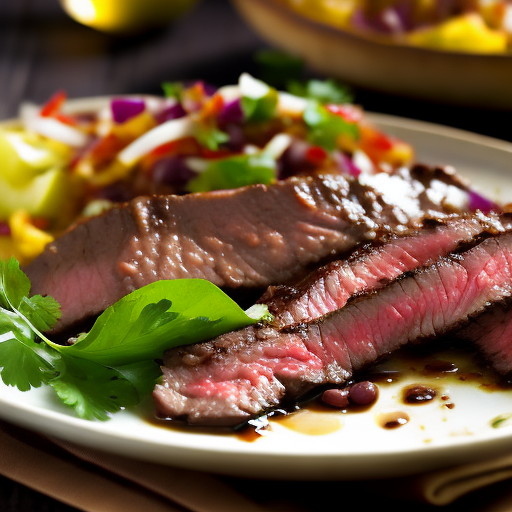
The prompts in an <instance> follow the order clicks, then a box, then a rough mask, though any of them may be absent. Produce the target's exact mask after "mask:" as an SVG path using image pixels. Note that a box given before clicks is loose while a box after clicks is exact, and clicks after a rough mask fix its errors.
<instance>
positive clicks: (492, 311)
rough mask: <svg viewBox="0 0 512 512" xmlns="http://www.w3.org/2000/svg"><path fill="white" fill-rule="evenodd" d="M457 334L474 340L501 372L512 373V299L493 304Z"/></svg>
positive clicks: (482, 352)
mask: <svg viewBox="0 0 512 512" xmlns="http://www.w3.org/2000/svg"><path fill="white" fill-rule="evenodd" d="M455 336H457V337H459V338H462V339H464V340H467V341H469V342H472V343H474V344H475V345H476V347H477V348H478V349H479V351H480V354H481V355H483V357H484V358H485V359H486V360H487V362H488V363H489V364H490V365H491V366H492V367H493V368H494V369H495V370H496V371H497V372H499V373H501V374H503V375H505V376H507V377H508V378H510V376H511V375H512V344H511V340H512V300H511V299H510V298H507V299H506V300H504V301H502V302H500V303H498V304H495V305H493V306H492V307H491V308H489V309H488V310H486V311H485V312H484V313H482V314H480V315H477V316H476V317H474V318H472V319H471V321H470V322H469V323H468V325H466V326H464V328H462V329H460V330H458V331H457V332H456V333H455Z"/></svg>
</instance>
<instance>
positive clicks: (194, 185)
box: [188, 153, 277, 192]
mask: <svg viewBox="0 0 512 512" xmlns="http://www.w3.org/2000/svg"><path fill="white" fill-rule="evenodd" d="M276 173H277V164H276V161H275V159H274V158H273V157H272V156H270V155H267V154H265V153H256V154H253V155H251V154H247V155H236V156H232V157H229V158H223V159H219V160H215V161H213V162H212V163H211V164H210V165H209V166H208V167H207V168H206V170H205V171H204V172H202V173H201V174H200V175H199V176H197V177H196V178H193V179H192V180H191V181H190V182H189V184H188V188H189V190H190V192H205V191H208V190H224V189H230V188H239V187H243V186H246V185H254V184H256V183H263V184H267V185H268V184H271V183H273V182H274V181H275V179H276Z"/></svg>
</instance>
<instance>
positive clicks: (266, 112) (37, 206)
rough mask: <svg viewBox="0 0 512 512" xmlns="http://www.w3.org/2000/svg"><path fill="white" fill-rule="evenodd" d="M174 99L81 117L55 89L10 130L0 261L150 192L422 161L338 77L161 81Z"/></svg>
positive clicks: (143, 99) (110, 105)
mask: <svg viewBox="0 0 512 512" xmlns="http://www.w3.org/2000/svg"><path fill="white" fill-rule="evenodd" d="M163 89H164V93H165V94H164V95H163V96H162V97H155V96H126V97H116V98H111V99H109V100H106V101H105V103H104V105H103V106H102V107H101V108H99V109H97V110H95V111H86V112H83V111H80V112H74V111H71V110H70V109H69V108H68V101H67V95H66V93H65V92H64V91H59V92H57V93H56V94H55V95H54V96H53V97H52V98H50V99H49V100H48V102H47V103H46V104H44V105H42V106H38V105H33V104H25V105H22V107H21V109H20V119H19V123H16V124H12V125H8V126H4V127H3V128H2V129H1V130H0V259H6V258H8V257H10V256H14V257H15V258H16V259H18V260H19V261H20V263H21V264H25V263H27V262H29V261H30V260H31V259H33V258H34V257H35V256H37V255H38V254H39V253H40V252H41V251H42V250H43V249H44V246H45V245H46V244H47V243H49V242H50V241H52V240H53V239H54V238H55V237H56V236H59V234H60V233H61V232H62V231H63V230H65V229H66V228H68V227H69V226H70V225H72V224H73V223H75V222H77V221H78V220H80V219H82V218H85V217H87V216H91V215H95V214H98V213H101V212H102V211H104V210H105V209H107V208H110V207H111V206H112V205H114V204H116V203H119V202H124V201H127V200H130V199H131V198H134V197H136V196H140V195H144V194H187V193H193V192H202V191H209V190H218V189H229V188H236V187H240V186H245V185H250V184H254V183H263V184H271V183H273V182H274V181H275V180H280V179H285V178H287V177H289V176H293V175H299V174H307V173H311V172H315V171H318V170H322V169H328V170H329V171H330V172H340V173H343V174H345V175H347V176H358V175H359V174H360V173H361V172H369V173H374V172H389V171H391V170H393V169H395V168H397V167H400V166H403V165H407V164H409V163H411V162H412V161H413V158H414V151H413V148H412V147H411V146H410V145H409V144H407V143H405V142H404V141H401V140H397V139H395V138H393V137H390V136H388V135H386V134H384V133H382V132H381V131H379V130H378V129H376V128H375V127H374V126H373V125H372V124H371V123H369V122H368V120H367V119H366V118H365V115H364V112H363V110H362V109H361V108H360V107H358V106H356V105H354V104H352V103H350V97H349V96H347V94H346V91H345V90H344V89H343V87H340V86H339V85H338V84H336V83H335V82H333V81H326V82H322V81H316V80H312V81H310V82H309V83H308V84H306V85H299V84H295V87H294V94H291V93H289V92H282V91H277V90H276V89H274V88H273V87H270V86H269V85H267V84H266V83H264V82H262V81H260V80H258V79H255V78H254V77H252V76H250V75H248V74H242V75H241V77H240V79H239V82H238V84H235V85H231V86H225V87H222V88H220V89H216V88H214V87H212V86H210V85H208V84H205V83H204V82H195V83H192V84H182V83H166V84H163Z"/></svg>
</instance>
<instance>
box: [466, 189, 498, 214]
mask: <svg viewBox="0 0 512 512" xmlns="http://www.w3.org/2000/svg"><path fill="white" fill-rule="evenodd" d="M499 209H500V208H499V206H498V205H497V204H496V203H495V202H493V201H491V200H490V199H487V198H486V197H484V196H483V195H482V194H480V193H478V192H476V191H475V190H470V191H469V210H470V211H472V212H474V211H476V210H480V211H481V212H482V213H488V212H490V211H497V210H499Z"/></svg>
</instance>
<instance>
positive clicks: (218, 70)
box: [0, 0, 512, 140]
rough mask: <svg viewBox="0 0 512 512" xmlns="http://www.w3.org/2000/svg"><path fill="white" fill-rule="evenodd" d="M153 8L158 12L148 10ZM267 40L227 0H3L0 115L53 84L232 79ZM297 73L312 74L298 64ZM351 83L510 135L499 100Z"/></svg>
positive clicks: (107, 90)
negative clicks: (477, 101) (454, 101)
mask: <svg viewBox="0 0 512 512" xmlns="http://www.w3.org/2000/svg"><path fill="white" fill-rule="evenodd" d="M183 2H184V3H185V4H186V5H183V6H182V5H181V4H182V3H183ZM95 4H96V5H95ZM177 4H180V5H177ZM162 5H163V6H164V7H163V8H162ZM98 6H99V7H98ZM109 6H110V7H111V10H110V11H109V10H108V9H109ZM142 7H143V9H142ZM95 8H96V10H95ZM159 9H160V10H159ZM154 12H157V13H158V16H156V17H155V16H151V15H150V14H151V13H154ZM148 13H149V14H148ZM74 18H76V19H82V20H85V21H86V22H88V23H90V24H91V25H96V26H97V27H98V29H95V28H91V27H90V26H87V25H84V24H81V23H79V22H78V21H76V19H74ZM141 25H142V26H141ZM148 27H149V29H148V30H146V31H143V30H142V31H140V32H137V30H138V29H142V28H148ZM116 31H117V32H116ZM119 31H121V32H119ZM126 31H128V33H126ZM269 47H271V45H269V43H268V42H267V40H265V41H264V40H263V39H262V38H261V37H260V36H259V35H257V34H256V33H255V32H254V30H253V29H252V27H251V26H249V25H248V24H247V23H246V21H245V19H243V18H242V17H241V16H240V15H239V13H238V11H237V10H236V8H235V7H234V4H232V3H231V2H230V0H197V1H193V0H175V1H168V2H162V1H161V0H145V1H144V2H141V1H140V0H124V2H122V1H121V0H117V1H112V0H111V1H106V2H105V1H104V2H101V1H95V0H62V2H59V1H58V0H17V1H9V0H3V1H2V2H0V119H5V118H9V117H13V116H16V114H17V112H18V107H19V104H20V102H21V101H23V100H30V101H33V102H37V103H42V102H44V101H46V100H47V99H48V98H49V97H50V96H51V95H52V94H53V93H54V92H55V91H56V90H60V89H63V90H65V91H66V92H67V94H68V96H69V97H70V98H77V97H89V96H99V95H110V94H124V93H149V94H161V91H162V90H161V83H162V82H164V81H178V80H194V79H202V80H205V81H207V82H210V83H212V84H213V85H219V86H220V85H224V84H228V83H234V82H236V81H237V79H238V76H239V75H240V73H241V72H242V71H248V72H250V73H253V74H254V75H256V76H258V75H261V73H264V70H262V67H261V65H259V64H258V63H257V62H256V60H255V55H256V54H257V52H258V51H259V50H262V49H266V48H269ZM504 58H506V59H510V57H504ZM510 73H512V66H510ZM304 75H305V76H314V75H317V76H318V75H319V74H318V72H315V71H313V70H310V69H308V67H307V66H306V68H305V69H304ZM319 76H322V75H319ZM435 80H436V77H435V76H432V83H433V84H434V82H435ZM349 85H354V84H349ZM461 87H465V84H464V83H461ZM353 90H354V95H355V101H356V102H357V103H360V104H362V105H363V106H364V107H365V109H366V110H369V111H376V112H382V113H390V114H394V115H399V116H404V117H411V118H415V119H421V120H426V121H432V122H436V123H441V124H446V125H449V126H454V127H458V128H462V129H466V130H470V131H474V132H476V133H481V134H485V135H490V136H494V137H498V138H502V139H506V140H512V128H510V126H511V125H512V123H511V122H510V121H511V119H510V118H511V115H510V111H509V110H502V109H500V108H494V107H493V108H483V107H473V106H466V105H464V106H456V105H451V104H450V103H438V102H436V101H432V100H421V99H419V100H418V99H415V98H404V97H401V96H400V95H393V94H389V93H388V94H384V93H381V92H378V91H373V90H370V89H368V88H364V87H357V86H355V87H353Z"/></svg>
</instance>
